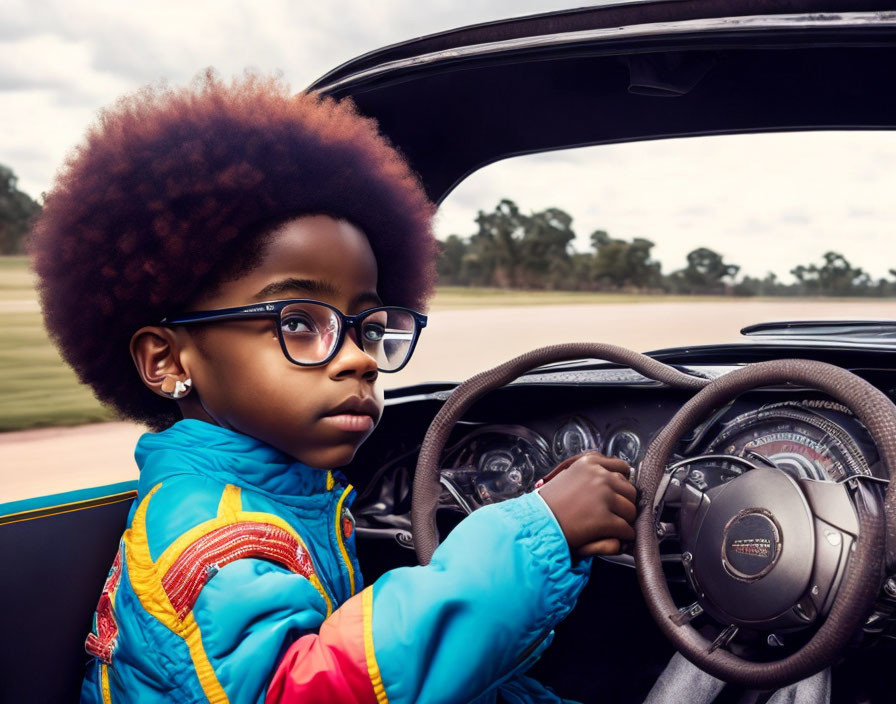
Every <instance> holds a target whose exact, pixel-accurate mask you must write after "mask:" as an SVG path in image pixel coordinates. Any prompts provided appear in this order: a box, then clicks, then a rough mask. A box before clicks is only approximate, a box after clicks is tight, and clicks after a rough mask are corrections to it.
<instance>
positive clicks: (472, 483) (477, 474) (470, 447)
mask: <svg viewBox="0 0 896 704" xmlns="http://www.w3.org/2000/svg"><path fill="white" fill-rule="evenodd" d="M445 464H446V465H447V466H446V467H444V468H443V469H442V474H443V476H445V477H447V478H448V479H450V480H451V481H452V482H454V483H455V484H456V486H457V487H458V489H459V491H460V492H461V493H462V494H463V495H464V496H465V497H466V498H468V499H471V500H472V501H473V503H474V504H476V505H480V506H481V505H484V504H491V503H497V502H499V501H504V500H506V499H512V498H514V497H516V496H521V495H522V494H524V493H526V492H527V491H531V489H532V488H533V486H534V485H535V482H536V481H537V480H538V479H541V478H542V477H543V476H545V475H546V474H547V473H548V472H549V471H550V470H551V469H553V467H554V462H553V460H552V459H551V453H550V448H549V446H548V444H547V442H546V441H545V439H544V438H543V437H541V435H539V434H538V433H536V432H534V431H532V430H529V429H528V428H525V427H523V426H516V425H514V426H511V425H500V426H499V425H494V426H486V427H483V428H479V429H477V430H475V431H474V432H472V433H470V434H469V435H468V436H467V437H465V438H464V439H463V440H462V441H461V442H460V443H458V444H457V445H456V446H455V447H454V448H452V449H451V450H449V453H448V457H447V459H446V462H445Z"/></svg>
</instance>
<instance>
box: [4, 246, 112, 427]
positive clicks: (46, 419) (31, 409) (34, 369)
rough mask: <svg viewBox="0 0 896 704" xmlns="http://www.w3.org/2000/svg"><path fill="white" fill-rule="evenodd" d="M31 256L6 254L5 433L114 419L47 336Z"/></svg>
mask: <svg viewBox="0 0 896 704" xmlns="http://www.w3.org/2000/svg"><path fill="white" fill-rule="evenodd" d="M36 297H37V295H36V293H35V290H34V278H33V275H32V274H31V273H30V272H29V271H28V267H27V261H26V259H25V257H0V431H3V430H20V429H23V428H34V427H39V426H48V425H76V424H80V423H89V422H91V421H98V420H110V419H112V418H113V417H114V414H113V413H112V412H111V411H108V410H106V409H104V408H103V407H102V406H101V405H100V404H99V403H98V402H97V400H96V399H95V398H94V397H93V394H92V393H91V391H90V389H88V388H87V387H86V386H84V385H82V384H79V383H78V380H77V379H76V377H75V374H74V372H72V370H71V369H69V368H68V366H66V365H65V363H64V362H63V361H62V359H61V358H60V356H59V353H58V352H57V351H56V348H55V346H54V345H53V344H52V343H51V342H50V340H49V339H48V338H47V333H46V331H45V330H44V326H43V322H42V320H41V316H40V313H39V312H37V311H36V310H34V306H32V305H27V306H26V305H25V304H27V303H28V302H29V301H33V300H34V299H35V298H36Z"/></svg>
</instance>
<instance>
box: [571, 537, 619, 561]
mask: <svg viewBox="0 0 896 704" xmlns="http://www.w3.org/2000/svg"><path fill="white" fill-rule="evenodd" d="M620 552H622V543H620V542H619V540H617V539H616V538H604V539H603V540H596V541H594V542H593V543H588V544H587V545H583V546H582V547H580V548H579V549H578V550H576V557H593V556H594V555H618V554H619V553H620Z"/></svg>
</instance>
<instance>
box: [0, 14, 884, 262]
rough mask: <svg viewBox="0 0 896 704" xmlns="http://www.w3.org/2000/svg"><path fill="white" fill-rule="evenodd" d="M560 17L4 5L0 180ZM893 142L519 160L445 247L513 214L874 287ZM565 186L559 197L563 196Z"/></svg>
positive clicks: (806, 138)
mask: <svg viewBox="0 0 896 704" xmlns="http://www.w3.org/2000/svg"><path fill="white" fill-rule="evenodd" d="M580 4H581V3H576V2H560V1H552V0H481V1H479V2H476V3H460V2H456V0H430V1H427V2H423V1H421V0H378V1H377V2H375V3H370V2H361V0H329V1H328V2H320V1H319V0H318V1H317V2H310V1H308V0H293V1H289V0H256V2H250V1H248V0H213V1H209V0H194V1H192V2H183V0H177V1H175V2H172V1H170V0H153V2H147V1H146V0H132V1H131V2H128V3H122V2H120V0H118V1H116V2H108V1H106V0H90V1H87V0H66V1H65V2H61V1H58V0H44V1H42V2H36V1H35V0H3V2H2V3H0V116H2V117H0V163H3V164H5V165H7V166H9V167H11V168H12V169H13V170H14V171H15V173H16V174H17V175H18V177H19V187H20V188H21V189H22V190H24V191H25V192H27V193H29V194H30V195H32V196H33V197H36V198H39V195H40V193H42V192H44V191H46V190H48V189H49V188H50V187H51V185H52V182H53V176H54V173H55V172H56V170H57V169H58V168H59V167H60V165H61V164H62V163H63V161H64V159H65V157H66V154H67V153H68V152H69V151H70V150H71V149H72V148H73V147H75V146H76V145H77V144H78V143H79V142H80V140H81V139H82V137H83V135H84V133H85V130H86V128H87V126H88V125H89V124H90V123H91V122H92V121H93V120H94V119H95V118H96V116H97V114H98V111H99V110H100V109H101V108H103V107H104V106H107V105H109V104H111V103H112V102H114V100H115V99H116V98H117V97H118V96H120V95H122V94H125V93H130V92H133V91H135V90H137V89H139V88H140V87H141V86H143V85H145V84H147V83H155V82H159V81H165V82H168V83H170V84H175V85H176V84H183V83H187V82H189V81H190V79H191V78H192V77H194V76H195V75H196V74H197V73H199V72H200V71H202V70H203V69H204V68H205V67H207V66H213V67H215V68H216V69H217V71H218V72H219V73H220V74H221V75H222V76H225V77H229V76H233V75H238V74H240V73H241V72H242V71H243V70H244V69H246V68H253V69H256V70H258V71H261V72H265V73H267V72H279V73H281V74H282V75H283V76H284V78H285V79H286V80H287V81H288V82H289V83H290V84H291V85H292V86H293V87H294V88H295V89H296V90H300V89H301V88H304V87H305V86H307V85H308V84H310V83H311V82H313V81H314V80H315V79H316V78H318V77H320V76H321V75H323V74H324V73H326V72H327V71H328V70H330V69H331V68H334V67H335V66H337V65H339V64H341V63H343V62H345V61H347V60H349V59H351V58H353V57H355V56H358V55H360V54H363V53H365V52H367V51H371V50H373V49H377V48H380V47H382V46H385V45H388V44H392V43H395V42H399V41H403V40H406V39H410V38H413V37H417V36H422V35H425V34H429V33H432V32H437V31H441V30H445V29H450V28H453V27H458V26H463V25H466V24H471V23H476V22H483V21H488V20H495V19H500V18H504V17H511V16H516V15H523V14H531V13H535V12H543V11H549V10H557V9H564V8H570V7H576V6H578V5H580ZM894 166H896V134H879V133H877V134H855V133H853V134H843V135H839V134H831V133H815V134H806V135H759V136H744V137H713V138H702V139H690V140H674V141H671V140H667V141H657V142H650V143H644V144H629V145H611V146H603V147H594V148H587V149H581V150H576V151H575V152H557V153H552V154H543V155H537V156H533V157H521V158H519V159H512V160H508V161H506V162H501V163H499V164H496V165H493V166H490V167H486V168H485V169H483V170H482V171H480V172H477V173H475V174H473V175H472V176H470V177H469V178H468V179H467V180H466V181H465V182H464V183H462V184H461V185H460V186H459V187H458V188H457V189H456V190H455V191H454V193H452V194H451V195H450V196H449V197H448V199H447V200H446V201H445V203H444V204H443V207H442V208H441V210H440V214H439V215H438V218H437V221H436V233H437V235H438V236H440V237H445V236H447V235H448V234H452V233H455V234H460V235H469V234H471V233H472V232H474V231H475V225H474V223H473V219H474V218H475V216H476V213H477V211H478V210H489V209H492V208H493V207H494V206H495V205H496V204H497V202H498V201H499V200H500V199H501V198H503V197H507V198H511V199H513V200H515V201H516V202H517V203H518V204H519V205H520V207H521V208H522V209H523V210H524V211H527V212H528V211H535V210H540V209H543V208H547V207H560V208H563V209H564V210H566V211H567V212H569V213H570V214H571V215H572V216H573V218H574V223H573V227H574V228H575V230H576V232H577V234H578V239H577V241H576V242H575V243H574V246H575V247H576V248H577V249H580V250H585V249H587V247H588V235H589V234H590V233H591V232H592V231H593V230H596V229H604V230H607V231H609V232H610V234H611V235H612V236H614V237H620V238H624V239H631V238H633V237H646V238H648V239H651V240H653V241H654V242H656V243H657V246H656V249H655V254H656V256H657V258H658V259H659V260H660V261H661V262H662V263H663V269H664V271H671V270H673V269H676V268H679V267H681V266H683V264H684V256H685V254H686V253H687V252H688V251H690V250H691V249H694V248H696V247H698V246H709V247H712V248H713V249H716V250H717V251H719V252H721V253H722V254H723V255H724V256H725V258H726V260H727V261H733V262H734V263H737V264H740V265H741V267H742V270H743V271H744V272H745V273H749V274H752V275H757V276H762V275H764V274H765V273H766V272H767V271H774V272H775V273H776V274H778V275H779V276H781V277H782V278H785V279H788V278H789V277H788V274H787V272H788V271H789V270H790V269H791V268H792V267H793V266H795V265H796V264H799V263H809V262H810V261H818V260H819V259H820V256H821V254H822V253H823V252H824V251H826V250H827V249H837V250H838V251H842V252H843V253H844V254H845V255H846V256H847V258H848V259H850V261H851V262H853V264H857V265H860V266H862V267H864V268H865V269H866V270H867V271H869V272H870V273H872V274H873V275H874V276H883V275H886V272H887V270H888V269H890V268H896V237H894V234H896V233H894V226H893V223H896V197H893V194H894V193H896V168H894ZM558 186H559V187H558Z"/></svg>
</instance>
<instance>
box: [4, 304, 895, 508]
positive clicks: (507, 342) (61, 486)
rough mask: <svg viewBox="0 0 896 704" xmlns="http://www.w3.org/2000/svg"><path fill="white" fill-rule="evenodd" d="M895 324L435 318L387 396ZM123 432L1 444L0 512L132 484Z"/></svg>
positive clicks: (704, 311)
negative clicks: (508, 368)
mask: <svg viewBox="0 0 896 704" xmlns="http://www.w3.org/2000/svg"><path fill="white" fill-rule="evenodd" d="M838 318H839V319H844V318H876V319H888V318H889V319H896V303H894V302H893V301H868V300H864V301H857V302H842V301H833V302H831V301H809V302H807V301H784V302H779V301H732V302H727V301H712V302H689V303H682V302H680V301H677V302H669V303H662V302H659V303H609V304H606V303H602V304H580V305H564V306H537V307H531V308H524V307H507V308H485V309H467V310H446V311H438V312H435V313H433V314H432V315H431V316H430V324H429V326H428V327H427V328H426V330H425V331H424V333H423V336H422V338H421V340H420V343H419V345H418V347H417V352H416V354H415V357H414V359H413V360H412V361H411V363H410V364H409V366H408V367H407V368H406V369H405V370H404V371H402V372H399V373H398V374H396V375H388V374H387V375H383V376H382V377H381V378H382V380H383V383H384V386H385V387H386V388H392V387H397V386H405V385H412V384H417V383H420V382H423V381H459V380H462V379H465V378H466V377H468V376H470V375H472V374H474V373H476V372H479V371H482V370H483V369H486V368H488V367H491V366H494V365H496V364H499V363H500V362H503V361H505V360H507V359H509V358H511V357H513V356H516V355H518V354H522V353H523V352H526V351H528V350H531V349H534V348H536V347H541V346H543V345H549V344H556V343H559V342H575V341H592V342H612V343H614V344H618V345H622V346H624V347H630V348H632V349H636V350H640V351H646V350H651V349H659V348H663V347H671V346H681V345H702V344H710V343H713V342H726V341H732V340H736V339H737V338H738V336H739V335H738V331H739V330H740V328H742V327H743V326H745V325H749V324H751V323H757V322H761V321H769V320H789V319H838ZM141 432H142V430H141V429H140V428H139V427H137V426H135V425H133V424H130V423H103V424H97V425H86V426H80V427H76V428H47V429H42V430H29V431H22V432H13V433H3V434H0V503H2V502H5V501H12V500H16V499H20V498H25V497H28V496H39V495H43V494H50V493H57V492H62V491H68V490H71V489H76V488H80V487H85V486H96V485H101V484H106V483H112V482H116V481H124V480H127V479H132V478H134V477H136V473H137V470H136V467H135V465H134V461H133V450H134V444H135V442H136V440H137V438H138V437H139V435H140V433H141Z"/></svg>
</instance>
